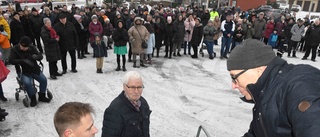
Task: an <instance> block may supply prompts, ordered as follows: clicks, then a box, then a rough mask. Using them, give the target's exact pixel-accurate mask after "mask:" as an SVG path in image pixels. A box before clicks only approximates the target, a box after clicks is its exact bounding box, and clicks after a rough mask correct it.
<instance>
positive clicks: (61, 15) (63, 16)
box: [59, 13, 67, 19]
mask: <svg viewBox="0 0 320 137" xmlns="http://www.w3.org/2000/svg"><path fill="white" fill-rule="evenodd" d="M66 17H67V16H66V14H64V13H61V14H59V19H63V18H66Z"/></svg>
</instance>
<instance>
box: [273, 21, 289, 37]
mask: <svg viewBox="0 0 320 137" xmlns="http://www.w3.org/2000/svg"><path fill="white" fill-rule="evenodd" d="M286 26H287V23H286V22H285V21H283V22H282V21H279V22H278V23H277V25H276V29H277V33H278V36H282V33H283V32H284V30H285V27H286Z"/></svg>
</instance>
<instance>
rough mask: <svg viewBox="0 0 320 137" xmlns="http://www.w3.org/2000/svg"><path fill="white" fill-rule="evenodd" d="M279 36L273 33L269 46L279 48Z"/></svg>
mask: <svg viewBox="0 0 320 137" xmlns="http://www.w3.org/2000/svg"><path fill="white" fill-rule="evenodd" d="M277 40H278V34H274V33H271V34H270V36H269V39H268V45H270V46H272V47H273V48H274V47H276V46H277Z"/></svg>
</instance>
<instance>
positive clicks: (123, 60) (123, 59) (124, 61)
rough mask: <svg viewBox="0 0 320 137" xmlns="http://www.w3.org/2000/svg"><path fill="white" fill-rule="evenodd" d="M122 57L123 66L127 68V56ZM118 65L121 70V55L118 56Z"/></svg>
mask: <svg viewBox="0 0 320 137" xmlns="http://www.w3.org/2000/svg"><path fill="white" fill-rule="evenodd" d="M121 56H122V66H123V67H125V66H126V55H121ZM117 65H118V67H119V68H120V55H118V54H117Z"/></svg>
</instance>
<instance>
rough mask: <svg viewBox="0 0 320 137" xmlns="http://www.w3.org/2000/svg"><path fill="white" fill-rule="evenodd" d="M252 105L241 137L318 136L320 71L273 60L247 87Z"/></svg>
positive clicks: (310, 67)
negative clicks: (246, 128) (251, 116)
mask: <svg viewBox="0 0 320 137" xmlns="http://www.w3.org/2000/svg"><path fill="white" fill-rule="evenodd" d="M247 90H248V92H249V93H250V94H251V95H252V97H253V101H254V102H255V105H254V107H253V109H252V110H253V120H252V122H251V124H250V129H249V131H248V132H247V133H246V134H245V135H244V137H316V136H319V135H320V130H319V129H320V117H319V116H320V115H319V114H320V70H319V69H317V68H314V67H312V66H310V65H293V64H288V63H287V62H286V61H285V60H283V59H281V58H278V57H275V58H274V59H273V60H272V61H271V62H270V63H269V64H268V65H267V67H266V69H265V71H264V72H263V73H262V75H261V76H260V78H259V79H258V81H257V82H256V83H255V84H249V85H248V86H247Z"/></svg>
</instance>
